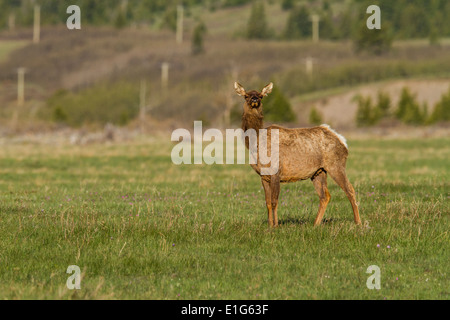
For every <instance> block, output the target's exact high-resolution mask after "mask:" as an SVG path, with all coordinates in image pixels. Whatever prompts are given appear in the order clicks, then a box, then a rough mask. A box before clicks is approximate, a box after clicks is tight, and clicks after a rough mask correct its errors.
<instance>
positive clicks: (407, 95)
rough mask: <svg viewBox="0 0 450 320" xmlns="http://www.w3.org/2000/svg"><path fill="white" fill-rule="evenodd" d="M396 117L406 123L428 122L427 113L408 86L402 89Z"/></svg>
mask: <svg viewBox="0 0 450 320" xmlns="http://www.w3.org/2000/svg"><path fill="white" fill-rule="evenodd" d="M395 117H396V118H397V119H398V120H400V121H402V122H403V123H405V124H424V123H425V122H426V115H425V114H423V111H422V110H420V106H419V103H418V102H417V101H416V97H415V96H414V95H413V94H412V93H411V92H410V91H409V89H408V88H406V87H405V88H403V89H402V94H401V97H400V100H399V102H398V107H397V111H396V112H395Z"/></svg>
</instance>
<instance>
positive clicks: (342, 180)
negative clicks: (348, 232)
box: [328, 167, 361, 224]
mask: <svg viewBox="0 0 450 320" xmlns="http://www.w3.org/2000/svg"><path fill="white" fill-rule="evenodd" d="M328 173H329V174H330V176H331V177H332V178H333V180H334V181H336V183H337V184H338V185H339V187H341V189H342V190H344V192H345V194H346V195H347V198H348V200H349V201H350V203H351V204H352V209H353V217H354V219H355V223H356V224H361V219H360V217H359V210H358V205H357V204H356V197H355V189H353V186H352V184H351V183H350V181H348V178H347V175H346V173H345V167H343V168H337V169H334V170H330V171H328Z"/></svg>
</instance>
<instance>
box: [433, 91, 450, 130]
mask: <svg viewBox="0 0 450 320" xmlns="http://www.w3.org/2000/svg"><path fill="white" fill-rule="evenodd" d="M441 121H442V122H445V121H450V88H449V90H448V91H447V93H446V94H444V95H443V96H442V98H441V100H440V101H439V102H438V103H437V104H436V106H435V108H434V110H433V112H432V113H431V116H430V118H429V122H431V123H436V122H441Z"/></svg>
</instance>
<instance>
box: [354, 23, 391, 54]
mask: <svg viewBox="0 0 450 320" xmlns="http://www.w3.org/2000/svg"><path fill="white" fill-rule="evenodd" d="M392 40H393V37H392V32H391V25H390V24H389V23H388V22H383V27H382V28H381V29H373V30H370V29H368V28H367V25H366V20H363V22H361V23H360V24H359V26H358V27H357V32H356V33H355V36H354V39H353V43H354V46H355V50H356V52H362V51H366V52H369V53H373V54H375V55H381V54H383V53H386V52H388V51H389V50H390V49H391V46H392Z"/></svg>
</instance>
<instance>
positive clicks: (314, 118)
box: [309, 107, 323, 125]
mask: <svg viewBox="0 0 450 320" xmlns="http://www.w3.org/2000/svg"><path fill="white" fill-rule="evenodd" d="M309 123H310V124H315V125H319V124H321V123H323V121H322V114H321V113H320V112H319V111H317V109H316V107H312V108H311V111H310V112H309Z"/></svg>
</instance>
